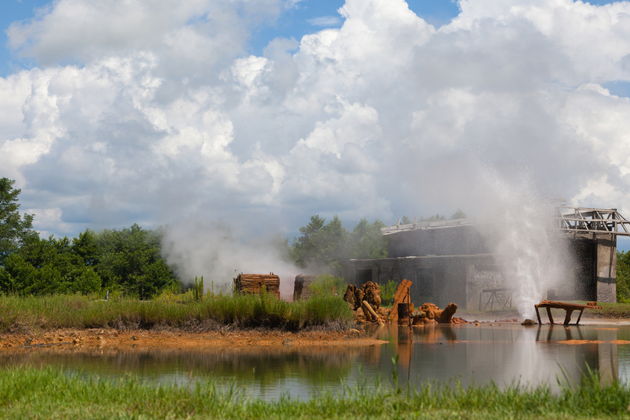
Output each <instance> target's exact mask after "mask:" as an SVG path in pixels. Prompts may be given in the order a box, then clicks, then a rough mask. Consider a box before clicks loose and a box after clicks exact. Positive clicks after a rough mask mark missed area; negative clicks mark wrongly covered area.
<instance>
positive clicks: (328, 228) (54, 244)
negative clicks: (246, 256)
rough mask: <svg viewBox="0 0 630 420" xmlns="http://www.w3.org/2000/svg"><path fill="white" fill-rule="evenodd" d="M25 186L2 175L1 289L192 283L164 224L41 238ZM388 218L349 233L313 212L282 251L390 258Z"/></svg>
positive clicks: (137, 291) (332, 266)
mask: <svg viewBox="0 0 630 420" xmlns="http://www.w3.org/2000/svg"><path fill="white" fill-rule="evenodd" d="M19 194H20V190H19V189H17V188H15V187H14V181H12V180H10V179H8V178H0V293H1V294H18V295H45V294H56V293H82V294H91V293H102V294H105V293H106V292H107V291H109V292H112V293H121V294H124V295H129V296H136V297H139V298H141V299H148V298H151V297H153V296H155V295H156V294H159V293H161V292H162V291H164V290H172V291H178V290H182V289H183V288H186V287H189V286H187V285H186V284H188V283H189V282H190V281H191V280H192V279H178V278H177V276H176V274H175V271H174V267H171V266H169V265H168V263H167V262H166V260H165V259H164V258H163V257H162V254H161V239H162V233H161V232H160V230H159V229H158V230H148V229H144V228H142V227H140V226H138V225H137V224H134V225H132V226H131V227H129V228H124V229H108V230H103V231H100V232H95V231H93V230H89V229H88V230H86V231H84V232H82V233H80V234H79V235H78V236H77V237H75V238H71V239H70V238H67V237H62V238H55V237H53V236H50V237H48V238H41V237H40V236H39V234H38V233H37V232H36V231H35V230H34V229H33V216H32V215H29V214H22V213H21V212H20V204H19ZM383 226H384V225H383V223H381V222H379V221H376V222H372V223H370V222H368V221H367V220H361V221H360V222H359V223H358V224H357V225H356V226H355V227H354V228H353V229H352V230H350V231H348V230H347V229H346V228H345V227H344V226H343V225H342V223H341V221H340V219H339V218H338V217H334V218H332V219H331V220H330V221H326V219H324V218H322V217H320V216H317V215H316V216H313V217H311V219H310V221H309V223H308V224H307V225H306V226H304V227H302V228H300V230H299V232H300V234H299V235H298V237H297V238H295V239H294V240H292V241H289V240H286V241H285V243H284V254H285V255H286V257H287V258H288V259H289V260H290V261H291V262H293V263H294V264H296V265H298V266H300V267H303V268H307V267H308V268H313V267H315V268H316V269H317V270H318V272H328V273H331V274H339V273H340V268H341V264H342V261H343V260H345V259H348V258H381V257H385V256H387V248H386V243H385V241H384V239H383V237H382V235H381V232H380V229H381V228H382V227H383Z"/></svg>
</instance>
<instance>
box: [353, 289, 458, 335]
mask: <svg viewBox="0 0 630 420" xmlns="http://www.w3.org/2000/svg"><path fill="white" fill-rule="evenodd" d="M412 284H413V283H412V282H411V281H409V280H406V279H403V280H402V281H401V282H400V283H399V284H398V287H397V289H396V292H395V293H394V300H393V304H392V307H391V309H387V308H382V307H381V306H380V305H381V296H380V287H379V285H378V284H376V283H374V282H371V281H368V282H366V283H364V284H363V285H362V286H360V287H357V286H354V285H348V287H347V289H346V293H345V294H344V300H345V301H346V302H348V304H349V305H350V307H351V308H352V309H353V310H354V311H355V316H356V317H357V321H358V322H365V321H367V322H376V323H378V324H381V325H382V324H384V323H385V321H388V322H390V323H392V324H395V323H398V324H399V325H407V326H409V325H426V324H432V323H433V324H435V323H440V324H460V323H466V321H465V320H463V319H461V318H455V317H454V316H453V315H454V314H455V312H456V311H457V305H456V304H454V303H449V304H448V305H447V306H446V307H445V308H444V309H440V308H439V307H438V306H437V305H435V304H433V303H425V304H423V305H422V306H421V307H420V308H418V309H415V308H414V306H413V303H412V302H411V294H410V289H411V286H412ZM359 308H360V309H361V310H360V311H359Z"/></svg>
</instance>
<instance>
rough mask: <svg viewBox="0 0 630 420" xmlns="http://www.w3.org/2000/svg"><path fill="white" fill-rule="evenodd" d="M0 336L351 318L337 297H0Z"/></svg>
mask: <svg viewBox="0 0 630 420" xmlns="http://www.w3.org/2000/svg"><path fill="white" fill-rule="evenodd" d="M0 314H2V315H1V316H0V332H11V331H24V330H29V329H52V328H105V327H112V328H146V329H149V328H153V327H156V326H166V327H175V328H194V327H199V326H200V325H201V326H206V327H212V326H213V325H233V326H237V327H241V328H257V327H264V328H282V329H291V330H295V329H301V328H305V327H312V326H329V325H333V324H334V325H341V326H343V325H346V324H347V323H349V322H350V320H351V319H352V313H351V312H350V310H349V309H348V307H347V305H346V304H345V302H343V301H342V300H341V298H338V297H330V296H323V297H315V298H312V299H309V300H306V301H299V302H284V301H280V300H277V299H275V298H274V297H272V296H269V295H265V296H252V295H237V296H222V295H217V296H207V297H205V298H204V299H203V300H201V301H185V302H181V301H177V300H169V299H156V300H150V301H140V300H137V299H131V298H117V299H112V300H109V301H104V300H97V299H91V298H88V297H85V296H74V295H73V296H67V295H56V296H42V297H35V296H27V297H18V296H0Z"/></svg>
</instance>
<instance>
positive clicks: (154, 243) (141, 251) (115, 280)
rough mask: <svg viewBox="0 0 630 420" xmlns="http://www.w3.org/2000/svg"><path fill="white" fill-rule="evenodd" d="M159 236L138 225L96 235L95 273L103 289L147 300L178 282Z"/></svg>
mask: <svg viewBox="0 0 630 420" xmlns="http://www.w3.org/2000/svg"><path fill="white" fill-rule="evenodd" d="M160 239H161V238H160V235H159V234H158V233H156V232H152V231H148V230H144V229H142V228H141V227H140V226H138V225H137V224H134V225H132V226H131V227H130V228H129V229H122V230H105V231H103V232H100V233H98V234H96V243H97V247H98V252H97V253H98V264H97V265H96V266H95V271H96V273H97V274H98V275H99V276H100V278H101V279H102V280H103V287H104V288H120V289H122V291H123V292H125V293H126V294H128V295H134V296H138V297H140V298H141V299H147V298H150V297H151V296H154V295H155V294H157V293H159V292H160V291H162V290H163V289H164V288H166V287H170V286H173V285H174V284H176V283H177V280H176V278H175V275H174V274H173V271H172V270H171V269H170V267H169V266H168V265H167V264H166V261H164V259H163V258H162V256H161V253H160V251H161V249H160Z"/></svg>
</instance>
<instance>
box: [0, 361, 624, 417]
mask: <svg viewBox="0 0 630 420" xmlns="http://www.w3.org/2000/svg"><path fill="white" fill-rule="evenodd" d="M629 403H630V389H629V388H628V387H625V386H622V385H620V384H619V383H613V384H612V385H609V386H600V384H599V380H598V378H597V377H596V376H595V375H591V376H590V377H587V378H585V379H584V381H583V382H582V383H581V384H580V385H577V386H575V387H572V388H571V387H565V388H564V389H563V390H562V391H561V392H560V393H552V392H551V391H550V390H549V389H548V388H547V387H538V388H531V389H530V388H523V387H518V386H514V387H512V388H509V389H505V390H500V389H499V388H497V387H496V386H493V385H490V386H482V387H470V388H462V387H454V388H448V387H445V386H426V387H424V388H421V389H418V390H406V389H396V388H392V387H384V386H381V387H379V388H377V389H365V388H353V389H346V390H345V391H344V392H340V393H337V394H335V395H332V394H324V395H317V396H313V398H312V399H311V400H309V401H296V400H292V399H289V398H282V399H280V400H279V401H275V402H268V401H262V400H252V399H248V398H247V397H246V396H244V395H241V393H239V392H238V390H237V389H236V388H235V387H234V388H232V389H228V390H221V389H219V388H218V387H217V386H215V385H214V384H213V383H211V382H208V383H200V384H198V385H196V386H194V387H192V388H185V387H179V386H175V385H165V386H152V385H148V384H145V383H142V382H141V381H140V380H139V379H136V378H133V377H130V378H126V379H122V380H99V379H86V378H81V377H79V376H73V375H66V374H64V373H63V372H62V371H61V370H56V369H44V370H38V369H34V368H24V367H19V368H8V369H3V370H0V417H1V418H59V419H63V418H81V419H88V418H89V419H111V418H139V419H140V418H147V419H148V418H169V419H177V418H187V419H196V418H223V419H268V418H287V419H289V418H291V419H294V418H303V419H307V418H308V419H312V418H339V419H341V418H419V419H438V418H440V419H441V418H451V419H456V418H457V419H459V418H461V419H484V420H485V419H514V418H518V419H576V418H597V419H620V418H630V413H629V412H628V404H629Z"/></svg>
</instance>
